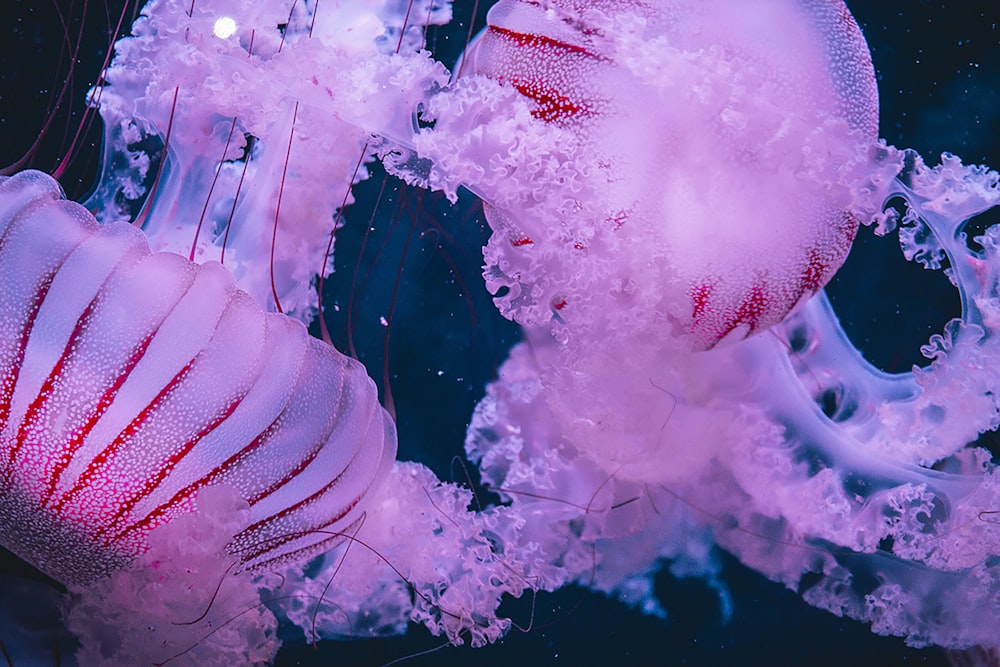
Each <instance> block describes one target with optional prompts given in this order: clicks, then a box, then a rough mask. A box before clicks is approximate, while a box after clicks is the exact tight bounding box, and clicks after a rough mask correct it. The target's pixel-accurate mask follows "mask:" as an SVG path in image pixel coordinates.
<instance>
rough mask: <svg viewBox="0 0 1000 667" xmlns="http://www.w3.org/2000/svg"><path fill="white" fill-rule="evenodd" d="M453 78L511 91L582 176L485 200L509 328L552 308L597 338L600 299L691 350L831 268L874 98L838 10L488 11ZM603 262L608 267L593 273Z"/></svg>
mask: <svg viewBox="0 0 1000 667" xmlns="http://www.w3.org/2000/svg"><path fill="white" fill-rule="evenodd" d="M790 53H794V54H796V55H795V56H794V57H789V56H788V54H790ZM462 71H463V72H464V73H465V74H467V75H468V74H471V73H477V74H483V75H485V76H488V77H490V78H492V79H495V80H497V81H500V82H502V83H504V84H505V85H507V86H510V87H512V88H513V89H515V90H517V91H518V92H519V93H520V94H521V95H523V96H524V97H525V98H527V99H528V100H530V101H531V106H532V109H531V113H532V115H534V116H535V117H536V118H539V119H542V120H544V121H546V122H548V123H553V124H557V125H560V126H562V127H564V128H567V129H568V130H569V131H570V133H571V134H572V135H573V137H574V140H575V141H577V142H578V143H579V147H578V149H577V150H580V151H582V152H584V153H586V154H587V158H588V159H589V160H590V163H589V164H592V165H596V166H594V167H593V171H592V172H590V173H584V174H574V173H572V169H573V166H574V165H572V164H568V165H563V169H564V171H565V172H567V173H566V174H564V178H563V180H562V181H559V180H557V181H555V182H554V183H553V185H552V188H551V191H546V192H545V193H544V194H541V193H540V192H538V191H537V190H536V191H534V192H531V193H530V194H529V195H528V196H525V197H523V198H521V199H517V198H516V197H511V196H510V195H509V193H506V192H496V191H485V192H484V196H485V197H486V200H487V202H488V203H490V202H492V204H493V205H492V206H488V207H487V211H488V217H489V219H490V221H491V224H492V225H493V227H494V228H495V229H496V230H497V234H496V236H495V237H494V241H493V242H491V247H490V250H488V251H487V252H488V264H487V269H486V271H487V275H488V276H489V277H490V281H491V283H490V284H491V289H493V290H497V289H501V288H503V289H505V290H509V291H510V294H507V295H501V296H500V297H499V298H498V299H497V302H498V305H499V306H500V308H501V309H502V310H503V312H504V313H505V314H507V315H509V316H512V317H513V318H514V319H515V320H517V321H518V322H521V323H522V324H537V323H541V322H544V321H545V319H546V318H551V317H552V309H553V305H554V304H558V305H557V306H556V309H557V310H558V313H557V315H558V317H559V318H560V319H561V320H572V321H574V322H577V323H579V324H578V326H585V325H584V323H585V322H586V323H588V324H587V325H586V326H595V324H594V322H599V321H600V320H601V313H602V312H604V311H605V307H604V305H603V304H604V303H605V299H606V298H610V297H607V296H606V295H608V294H609V293H617V295H618V298H617V304H616V308H615V310H614V312H615V316H616V317H618V316H619V315H623V313H627V315H624V316H625V317H626V319H628V320H629V321H632V320H635V321H637V322H642V321H649V320H653V319H656V320H658V321H659V322H658V324H657V325H650V326H657V327H658V328H660V329H661V330H662V331H663V332H664V333H667V334H669V333H670V332H673V333H674V334H676V335H678V336H679V338H680V340H681V341H684V340H686V341H687V344H688V345H689V346H690V347H693V348H695V349H704V348H708V347H712V346H714V345H716V344H718V343H719V342H720V341H722V340H724V339H725V340H738V339H742V338H744V337H746V336H749V335H752V334H754V333H757V332H760V331H763V330H765V329H767V328H769V327H771V326H773V325H774V324H776V323H778V322H780V321H781V320H782V319H783V318H784V317H785V316H786V315H787V314H788V312H789V311H790V310H791V309H792V308H793V307H794V306H795V305H797V304H798V303H800V302H802V301H804V300H805V299H807V298H808V297H809V296H811V295H812V294H814V293H815V292H816V291H817V290H819V289H820V288H821V287H822V286H823V285H824V284H826V282H827V281H828V280H829V279H830V277H831V276H832V275H833V273H834V272H835V271H836V269H837V268H838V267H839V266H840V265H841V264H842V263H843V261H844V259H845V258H846V256H847V252H848V250H849V249H850V246H851V242H852V240H853V238H854V235H855V233H856V231H857V227H858V224H859V216H857V215H856V214H855V213H852V210H853V209H854V208H856V207H857V206H858V204H859V202H856V201H854V199H855V196H856V194H855V193H856V192H857V190H858V189H859V188H858V184H859V183H860V182H861V181H862V180H863V178H864V173H863V172H864V164H865V163H867V160H868V150H869V147H870V146H871V145H872V144H874V142H875V140H876V138H877V131H878V96H877V90H876V86H875V76H874V70H873V68H872V64H871V58H870V56H869V54H868V48H867V45H866V43H865V40H864V38H863V36H862V35H861V32H860V30H859V28H858V26H857V24H856V23H855V22H854V19H853V18H852V17H851V15H850V12H848V11H847V8H846V7H845V6H844V5H843V3H841V2H839V1H829V2H819V3H797V2H753V3H733V2H685V1H679V2H666V3H660V4H657V5H649V4H644V3H631V2H614V1H609V2H599V3H579V2H572V1H566V0H559V1H552V2H544V3H537V2H520V1H517V0H504V1H503V2H499V3H497V4H496V5H494V7H493V8H492V9H491V10H490V14H489V17H488V26H487V28H486V29H485V31H484V32H483V33H482V34H481V35H480V36H479V37H478V38H477V39H476V41H475V42H474V43H473V45H472V46H471V47H470V49H469V52H467V53H466V56H465V59H464V61H463V64H462ZM567 150H568V149H567ZM569 179H573V180H569ZM564 182H568V183H570V184H572V185H573V186H575V189H569V191H568V192H567V191H566V190H567V188H565V187H563V183H564ZM504 185H505V183H503V182H500V183H498V184H497V187H503V186H504ZM559 188H562V189H563V192H562V193H557V192H555V190H558V189H559ZM553 202H555V204H553ZM510 241H513V242H510ZM605 248H607V249H609V251H610V252H613V253H616V254H617V255H618V256H619V260H618V261H617V262H616V263H615V266H614V268H613V269H609V268H607V267H606V266H603V265H602V264H600V263H598V262H597V261H596V260H593V259H592V257H591V256H592V255H595V254H600V253H601V252H603V251H604V249H605ZM542 258H544V259H542ZM558 258H565V265H563V263H561V262H559V261H558ZM526 295H530V296H526ZM596 326H602V325H600V324H597V325H596ZM661 335H662V334H661Z"/></svg>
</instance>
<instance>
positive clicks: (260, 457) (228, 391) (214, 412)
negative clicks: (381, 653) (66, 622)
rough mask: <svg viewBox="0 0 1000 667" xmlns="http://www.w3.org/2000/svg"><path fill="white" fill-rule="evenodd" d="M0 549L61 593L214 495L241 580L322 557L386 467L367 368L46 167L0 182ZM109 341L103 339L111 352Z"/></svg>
mask: <svg viewBox="0 0 1000 667" xmlns="http://www.w3.org/2000/svg"><path fill="white" fill-rule="evenodd" d="M0 196H2V201H3V209H4V210H3V220H2V237H0V238H2V240H0V245H2V250H0V255H2V258H0V264H2V266H3V271H4V273H5V277H4V284H5V285H7V290H6V291H5V296H4V311H3V312H4V317H3V326H4V328H5V331H4V333H3V335H2V339H3V353H2V355H3V356H2V358H3V373H4V375H3V383H2V386H3V394H2V396H3V400H2V405H3V414H2V417H3V443H2V450H0V451H2V460H3V469H2V483H3V489H4V492H3V494H2V497H0V503H2V504H0V535H2V541H3V545H4V546H5V547H6V548H8V549H10V550H11V551H13V552H14V553H16V554H18V555H19V556H21V557H22V558H24V559H25V560H27V561H28V562H30V563H31V564H33V565H34V566H35V567H37V568H39V569H40V570H42V571H43V572H45V573H46V574H48V575H49V576H51V577H53V578H54V579H56V580H57V581H60V582H62V583H64V584H65V583H75V584H87V583H90V582H92V581H94V580H95V579H97V578H99V577H101V576H106V575H108V574H109V573H111V572H113V571H115V570H119V569H122V568H123V567H125V566H126V565H128V564H129V563H130V562H131V561H132V560H134V558H135V557H136V556H137V555H138V554H140V553H142V552H143V551H144V550H145V549H146V548H147V545H146V542H145V537H146V535H147V534H148V533H149V531H150V530H152V529H153V528H155V527H157V526H159V525H162V524H165V523H168V522H170V521H171V520H172V519H174V518H176V517H178V516H180V515H182V514H184V513H186V512H190V511H191V510H192V509H194V507H195V503H196V497H197V494H198V492H199V491H200V490H201V489H203V488H205V487H208V486H212V485H217V484H225V485H228V486H230V487H232V488H233V489H234V490H235V491H236V493H237V494H238V495H239V497H241V498H243V499H245V500H246V501H247V502H248V503H249V506H250V512H249V514H248V516H247V518H246V521H245V525H243V526H242V527H240V529H239V530H238V531H237V532H236V533H235V534H234V535H231V536H230V538H231V539H230V541H229V544H228V549H229V551H230V553H232V554H233V555H234V556H236V557H237V558H238V559H239V560H240V561H241V563H242V566H243V567H246V568H250V569H253V568H260V567H266V566H272V567H273V566H274V565H275V564H276V563H280V562H282V561H287V560H294V559H296V558H303V557H307V556H309V555H314V554H315V553H317V552H319V551H321V550H325V549H326V548H329V546H330V544H331V543H332V542H336V541H337V540H338V539H339V538H338V533H342V532H343V531H344V530H345V529H346V528H347V527H349V526H351V525H352V524H353V523H355V522H356V521H358V519H359V516H360V514H361V512H362V511H363V509H362V502H361V501H362V499H363V497H364V496H365V495H366V494H367V493H369V492H370V491H371V490H372V488H373V487H374V486H376V485H377V484H379V483H381V481H382V480H383V479H384V478H385V475H386V473H387V470H388V467H389V466H390V465H391V464H392V462H393V460H394V459H395V451H396V445H395V443H396V435H395V426H394V424H393V423H392V421H391V419H390V418H389V417H388V415H387V414H386V413H385V412H384V410H382V408H381V407H380V406H379V405H378V402H377V397H376V394H375V389H374V385H373V384H372V382H371V380H370V379H369V378H368V376H367V373H366V372H365V371H364V368H363V367H362V366H361V365H360V364H359V363H357V362H356V361H353V360H350V359H347V358H346V357H343V356H342V355H340V354H339V353H337V352H336V351H335V350H333V348H331V347H329V346H327V345H325V344H324V343H321V342H320V341H318V340H316V339H314V338H312V337H310V336H308V335H307V334H306V332H305V330H304V328H303V327H302V325H300V324H298V323H295V322H292V321H290V320H288V319H287V318H284V317H282V316H279V315H275V314H271V315H265V314H264V313H263V312H262V311H261V310H260V307H259V306H257V305H256V304H254V302H253V301H252V300H251V299H250V298H249V297H248V296H247V295H246V294H245V293H243V292H240V291H239V290H237V289H236V288H235V286H234V284H233V281H232V278H231V277H230V276H229V274H228V273H227V272H226V271H225V270H224V269H222V268H221V267H219V266H218V265H217V264H207V265H202V266H201V267H196V266H195V265H193V264H191V263H189V262H187V261H185V260H183V259H181V258H179V257H177V256H176V255H171V254H162V253H159V254H151V253H150V251H149V249H148V246H147V245H146V242H145V239H144V238H143V236H142V235H141V233H140V232H139V231H138V230H136V229H135V228H133V227H131V226H128V225H124V224H122V223H108V224H105V225H101V226H99V225H98V224H97V223H96V221H95V220H94V219H93V217H92V216H90V214H89V213H88V212H87V211H86V210H85V209H83V208H82V207H81V206H79V205H78V204H76V203H73V202H67V201H65V200H64V199H62V196H61V190H60V188H59V187H58V185H57V184H56V183H55V181H53V180H52V179H51V178H50V177H48V176H46V175H44V174H41V173H40V172H31V171H28V172H21V173H20V174H18V175H17V176H14V177H10V178H6V177H5V178H4V179H3V181H2V182H0ZM111 342H113V343H114V344H113V345H112V344H109V343H111Z"/></svg>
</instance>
